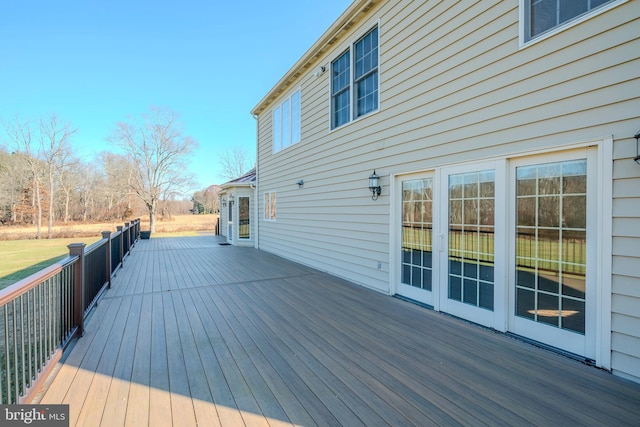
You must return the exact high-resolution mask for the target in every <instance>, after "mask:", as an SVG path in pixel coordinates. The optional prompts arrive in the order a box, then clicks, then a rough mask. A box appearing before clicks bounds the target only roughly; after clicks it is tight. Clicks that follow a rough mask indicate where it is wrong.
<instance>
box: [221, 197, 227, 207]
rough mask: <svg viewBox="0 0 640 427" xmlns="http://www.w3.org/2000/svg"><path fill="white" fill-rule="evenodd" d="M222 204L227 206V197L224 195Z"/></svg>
mask: <svg viewBox="0 0 640 427" xmlns="http://www.w3.org/2000/svg"><path fill="white" fill-rule="evenodd" d="M222 206H223V207H226V206H227V199H225V198H224V197H223V198H222Z"/></svg>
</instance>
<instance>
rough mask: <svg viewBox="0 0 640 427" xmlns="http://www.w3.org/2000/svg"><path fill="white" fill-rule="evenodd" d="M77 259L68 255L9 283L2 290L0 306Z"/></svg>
mask: <svg viewBox="0 0 640 427" xmlns="http://www.w3.org/2000/svg"><path fill="white" fill-rule="evenodd" d="M77 259H78V257H77V256H68V257H66V258H65V259H63V260H62V261H58V262H57V263H55V264H52V265H50V266H49V267H45V268H43V269H42V270H40V271H37V272H35V273H33V274H32V275H30V276H28V277H25V278H24V279H22V280H19V281H17V282H16V283H14V284H13V285H9V286H7V287H6V288H4V289H2V290H0V306H3V305H5V304H7V303H9V302H11V301H12V300H14V299H15V298H17V297H19V296H20V295H22V294H25V293H27V292H28V291H30V290H31V289H33V288H35V287H36V286H38V285H39V284H40V283H42V282H44V281H45V280H47V279H50V278H52V277H53V276H55V275H56V274H58V273H59V272H61V271H62V269H63V268H65V267H66V266H67V265H69V264H73V263H74V262H76V261H77Z"/></svg>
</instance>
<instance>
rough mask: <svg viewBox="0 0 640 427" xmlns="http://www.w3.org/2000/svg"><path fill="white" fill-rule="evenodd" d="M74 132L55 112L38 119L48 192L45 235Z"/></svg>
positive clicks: (48, 227)
mask: <svg viewBox="0 0 640 427" xmlns="http://www.w3.org/2000/svg"><path fill="white" fill-rule="evenodd" d="M75 132H76V130H75V129H72V128H71V124H70V123H69V122H61V121H60V120H59V119H58V117H57V116H56V115H55V114H51V115H49V117H47V119H41V120H40V149H41V152H42V157H43V158H44V162H45V164H46V174H47V191H48V193H49V218H48V222H47V236H48V237H49V238H50V237H51V229H52V228H53V221H54V219H55V209H54V206H55V200H56V198H55V195H56V187H57V186H56V184H57V183H58V179H59V177H60V174H61V173H62V171H63V170H64V167H65V165H66V164H67V162H69V157H70V155H71V146H70V138H71V136H72V135H73V134H74V133H75Z"/></svg>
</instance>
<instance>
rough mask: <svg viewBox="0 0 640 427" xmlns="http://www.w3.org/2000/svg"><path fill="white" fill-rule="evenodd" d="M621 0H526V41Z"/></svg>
mask: <svg viewBox="0 0 640 427" xmlns="http://www.w3.org/2000/svg"><path fill="white" fill-rule="evenodd" d="M610 3H620V0H570V1H569V0H524V18H525V28H524V32H525V35H524V39H525V42H527V41H529V40H531V39H534V38H536V37H538V36H540V35H543V34H545V33H547V32H549V31H551V30H553V29H554V28H556V27H559V26H561V25H563V24H565V23H568V22H571V21H573V20H576V19H578V18H580V17H582V16H584V15H587V14H589V13H591V12H592V11H595V10H597V9H600V8H601V7H603V6H605V5H607V4H610Z"/></svg>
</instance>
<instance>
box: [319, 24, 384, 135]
mask: <svg viewBox="0 0 640 427" xmlns="http://www.w3.org/2000/svg"><path fill="white" fill-rule="evenodd" d="M376 29H377V32H378V37H377V40H376V51H377V59H376V61H377V66H376V67H375V71H373V73H375V74H377V85H376V93H377V97H378V99H377V103H376V106H375V108H373V109H372V110H371V111H368V112H366V113H363V114H358V112H357V111H356V106H357V99H356V96H357V93H356V83H357V82H356V81H355V80H356V79H355V66H356V64H355V62H356V55H355V53H356V44H357V43H358V42H360V41H361V40H362V39H363V38H365V37H366V36H368V35H369V34H370V33H371V32H372V31H374V30H376ZM347 52H349V84H348V90H349V120H347V121H346V122H344V123H342V124H340V125H335V122H334V105H333V79H332V78H331V76H332V75H333V63H334V62H335V61H336V60H338V59H339V58H340V57H342V56H343V55H344V54H345V53H347ZM329 68H330V70H331V73H330V74H329V79H330V80H329V114H330V117H329V128H330V130H331V131H333V130H336V129H339V128H341V127H343V126H345V125H348V124H349V123H353V122H355V121H357V120H360V119H361V118H363V117H367V116H369V115H370V114H374V113H376V112H378V111H380V22H379V21H378V22H376V24H375V25H373V26H371V28H369V29H368V30H367V31H366V32H364V33H363V34H362V35H361V36H360V37H358V38H357V39H355V40H353V41H352V42H351V43H349V47H347V48H346V49H344V50H342V51H341V52H340V54H338V55H337V56H336V57H335V58H334V59H333V60H332V61H331V63H330V65H329ZM368 74H371V73H368Z"/></svg>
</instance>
